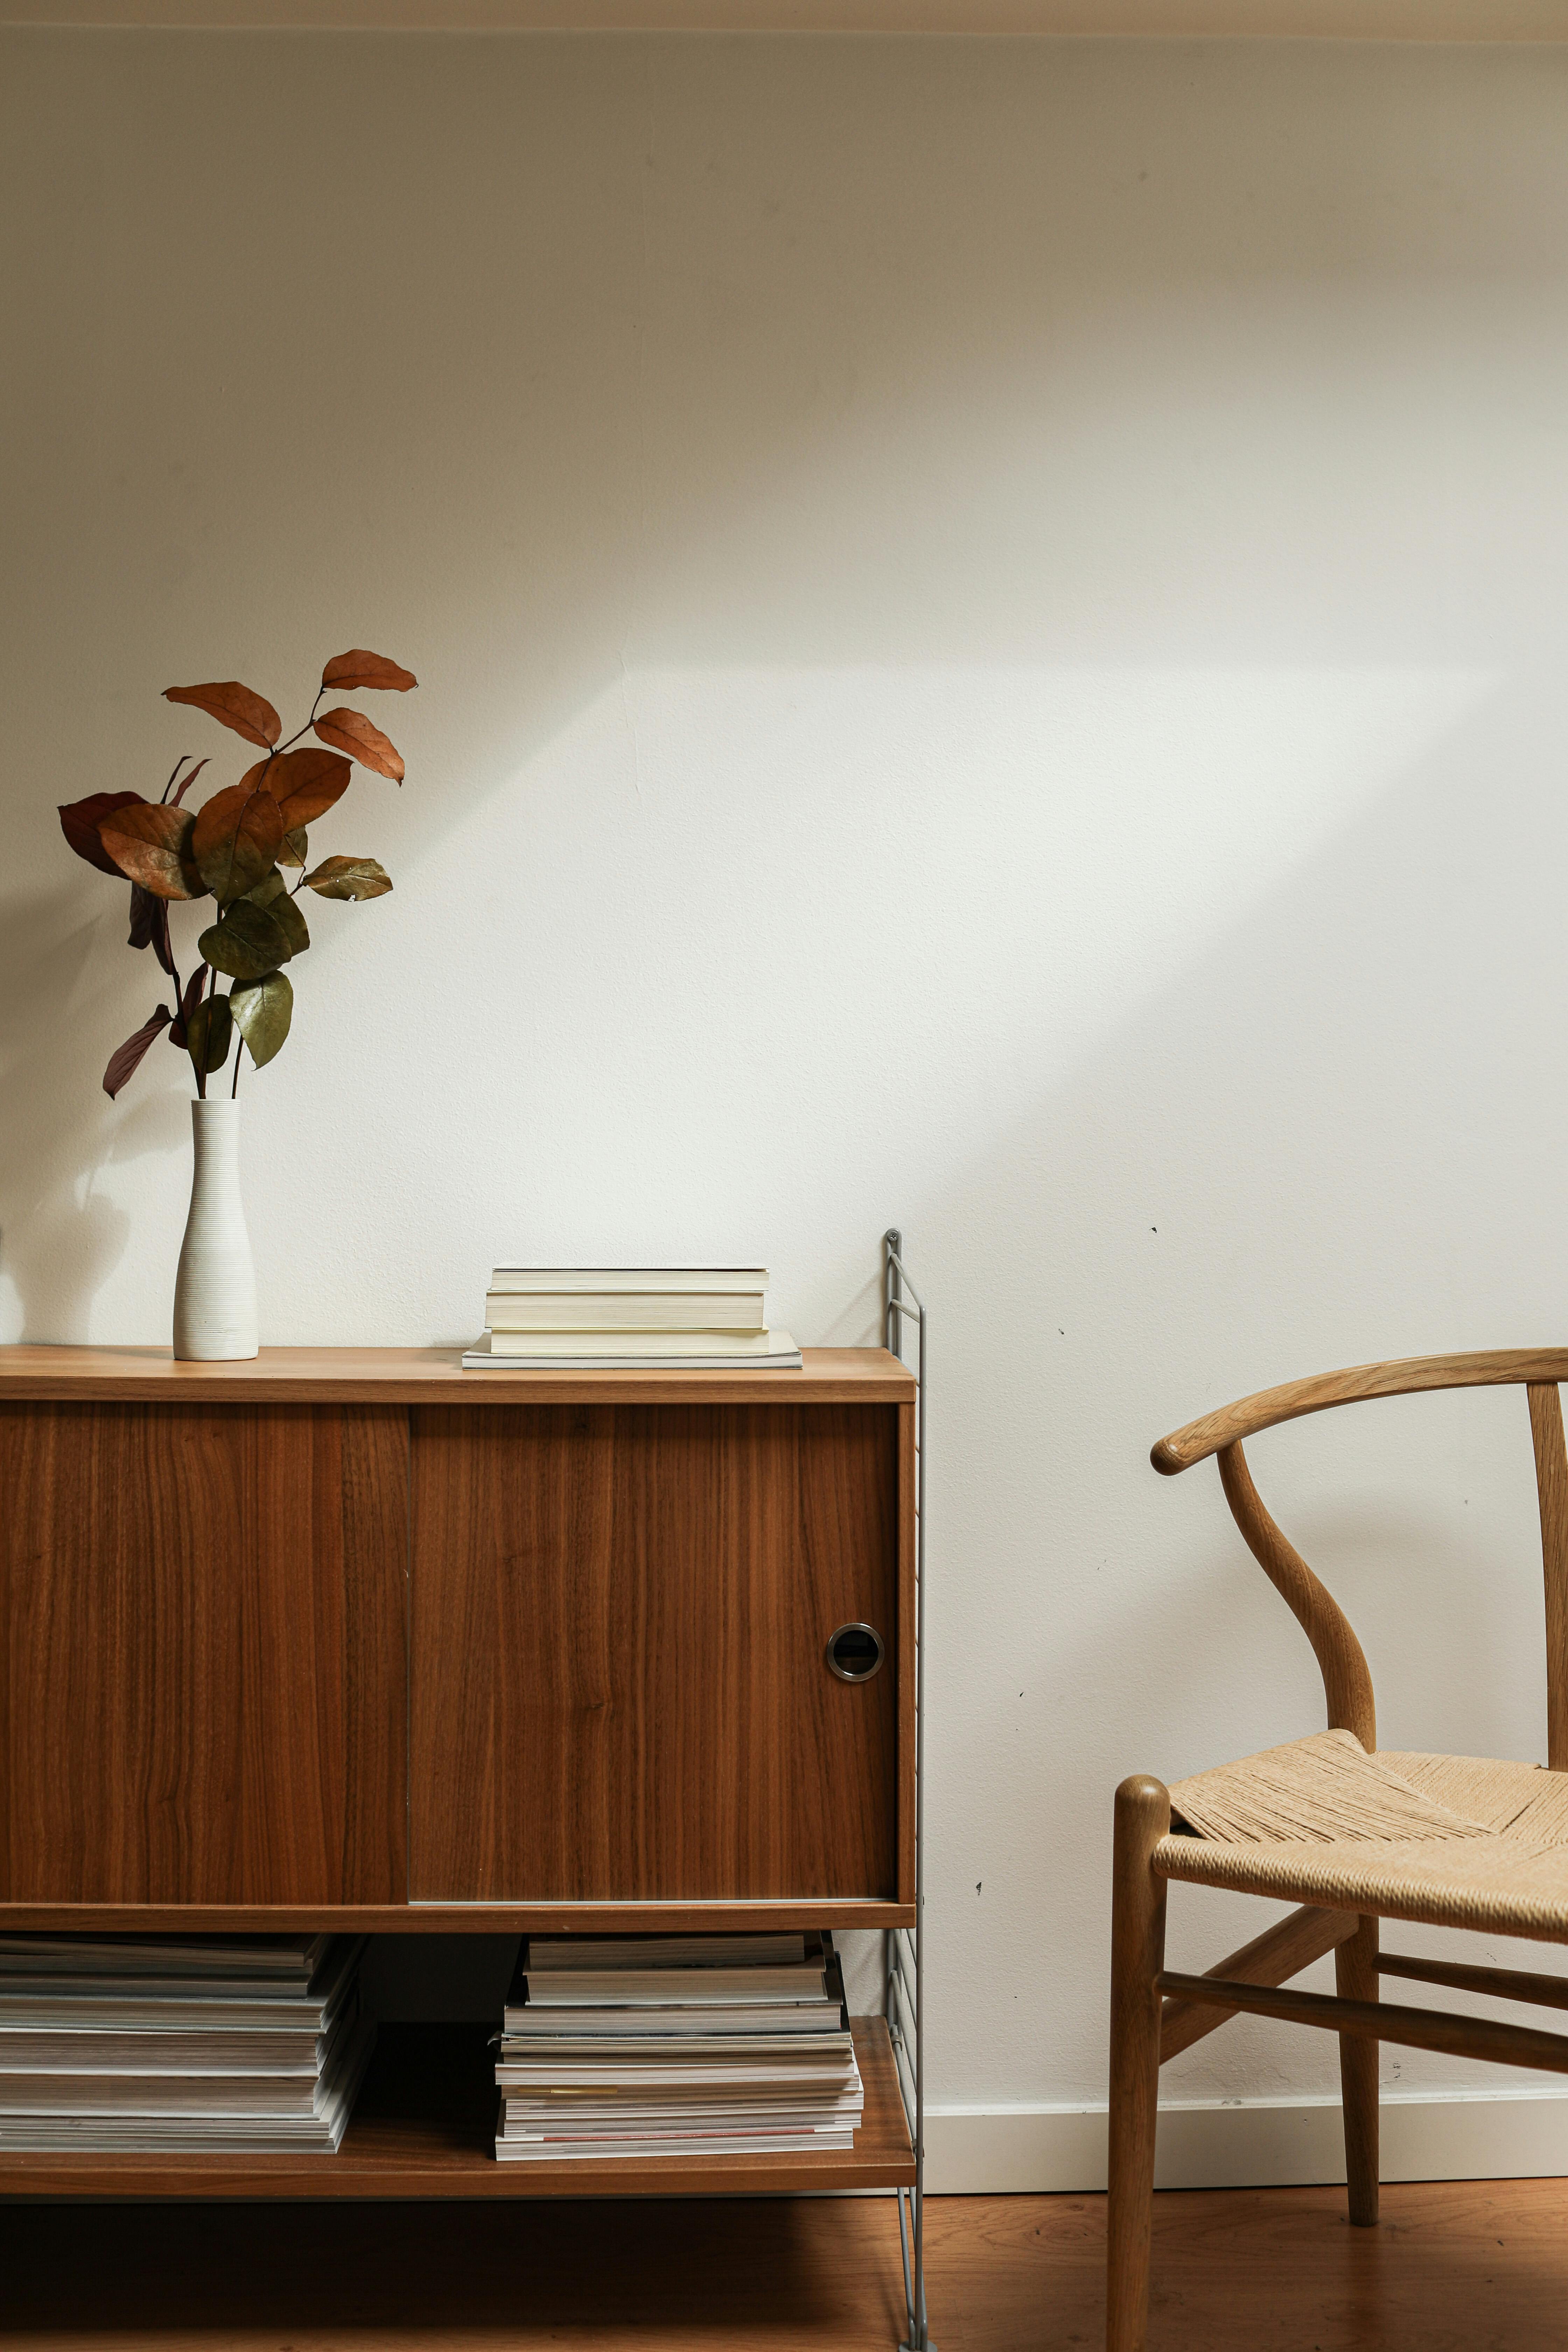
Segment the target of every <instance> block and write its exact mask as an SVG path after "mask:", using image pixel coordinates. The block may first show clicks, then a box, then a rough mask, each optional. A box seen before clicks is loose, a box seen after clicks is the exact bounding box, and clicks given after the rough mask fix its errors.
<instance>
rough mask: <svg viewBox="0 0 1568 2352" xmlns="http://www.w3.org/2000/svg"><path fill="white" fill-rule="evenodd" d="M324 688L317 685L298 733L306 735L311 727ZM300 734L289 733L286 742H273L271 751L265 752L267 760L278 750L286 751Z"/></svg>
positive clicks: (276, 755)
mask: <svg viewBox="0 0 1568 2352" xmlns="http://www.w3.org/2000/svg"><path fill="white" fill-rule="evenodd" d="M326 690H327V689H326V688H325V687H324V686H319V687H318V688H316V699H315V700H314V702H312V703H311V705H310V717H309V719H306V721H305V724H304V725H303V727H301V728H300V735H308V734H309V733H310V730H311V728H312V727H313V726H314V725H315V723H316V713H317V711H318V710H319V709H321V697H322V695H323V694H325V692H326ZM300 735H290V736H289V742H288V743H275V744H274V745H273V747H272V749H271V751H268V754H267V757H268V761H272V760H276V759H277V758H278V756H279V752H282V751H287V750H288V749H289V743H297V742H298V741H299V740H300Z"/></svg>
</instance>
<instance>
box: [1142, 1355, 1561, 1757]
mask: <svg viewBox="0 0 1568 2352" xmlns="http://www.w3.org/2000/svg"><path fill="white" fill-rule="evenodd" d="M1564 1380H1568V1348H1506V1349H1494V1350H1492V1351H1491V1352H1489V1353H1487V1354H1482V1355H1469V1356H1410V1357H1406V1358H1405V1359H1404V1360H1402V1361H1398V1362H1394V1363H1388V1364H1358V1365H1356V1366H1354V1367H1353V1368H1352V1370H1349V1371H1343V1372H1323V1373H1320V1374H1319V1375H1318V1376H1317V1377H1316V1378H1315V1379H1313V1380H1307V1381H1289V1382H1287V1384H1286V1385H1285V1386H1284V1387H1283V1388H1277V1389H1264V1390H1262V1391H1259V1393H1258V1395H1256V1396H1250V1397H1243V1398H1242V1399H1241V1400H1240V1401H1239V1402H1237V1403H1236V1404H1228V1405H1224V1406H1222V1407H1221V1409H1220V1410H1219V1412H1210V1413H1205V1415H1204V1417H1203V1419H1202V1420H1201V1421H1194V1422H1189V1423H1188V1424H1187V1426H1186V1427H1185V1428H1184V1429H1178V1430H1174V1431H1173V1433H1172V1434H1171V1435H1170V1436H1169V1437H1162V1438H1161V1440H1160V1442H1159V1444H1157V1445H1156V1446H1155V1447H1154V1448H1153V1450H1152V1453H1151V1454H1150V1457H1149V1458H1150V1460H1151V1461H1152V1463H1153V1465H1154V1467H1155V1469H1156V1470H1158V1471H1160V1472H1162V1473H1163V1475H1164V1476H1166V1477H1174V1476H1175V1475H1176V1474H1177V1473H1178V1472H1179V1471H1182V1470H1190V1469H1191V1468H1192V1466H1193V1465H1194V1462H1202V1461H1205V1460H1206V1458H1207V1457H1208V1455H1209V1454H1217V1456H1218V1457H1219V1472H1220V1477H1221V1480H1222V1482H1223V1484H1224V1486H1225V1493H1226V1501H1227V1502H1228V1503H1229V1505H1230V1508H1231V1514H1232V1516H1233V1517H1234V1518H1235V1520H1236V1523H1237V1527H1238V1528H1240V1529H1241V1532H1242V1534H1243V1536H1244V1537H1245V1538H1246V1539H1247V1548H1248V1549H1249V1550H1250V1551H1251V1553H1252V1555H1253V1558H1254V1559H1256V1560H1257V1561H1258V1565H1259V1566H1260V1567H1261V1568H1262V1570H1264V1572H1265V1574H1266V1575H1267V1576H1268V1578H1269V1580H1270V1581H1271V1582H1272V1583H1273V1584H1274V1585H1275V1587H1276V1588H1277V1590H1278V1591H1279V1593H1280V1594H1281V1595H1282V1596H1283V1598H1284V1600H1285V1601H1287V1602H1288V1604H1289V1607H1290V1609H1291V1610H1292V1611H1293V1612H1294V1613H1295V1615H1296V1617H1297V1619H1298V1620H1299V1621H1300V1624H1301V1626H1302V1629H1303V1630H1304V1632H1305V1633H1306V1635H1307V1638H1308V1640H1309V1641H1310V1643H1311V1644H1312V1648H1313V1650H1314V1651H1315V1652H1316V1654H1317V1658H1318V1664H1319V1665H1320V1666H1321V1668H1322V1674H1323V1688H1324V1692H1325V1694H1326V1696H1327V1698H1328V1704H1329V1727H1330V1728H1331V1730H1345V1731H1353V1732H1354V1733H1355V1735H1356V1738H1358V1739H1359V1740H1360V1741H1361V1743H1362V1745H1363V1747H1364V1748H1368V1749H1369V1750H1370V1749H1372V1748H1375V1747H1376V1745H1377V1719H1376V1713H1375V1709H1374V1706H1373V1690H1372V1675H1371V1673H1370V1671H1369V1669H1368V1667H1367V1663H1366V1658H1365V1654H1363V1650H1362V1646H1361V1643H1359V1642H1358V1641H1357V1640H1356V1637H1355V1634H1354V1632H1353V1631H1352V1627H1351V1623H1350V1620H1349V1619H1348V1618H1347V1617H1346V1615H1345V1613H1344V1612H1343V1610H1342V1609H1341V1607H1340V1606H1339V1603H1338V1602H1337V1601H1335V1600H1334V1598H1333V1596H1332V1594H1331V1592H1330V1591H1328V1590H1327V1588H1326V1587H1325V1586H1324V1585H1323V1584H1322V1583H1321V1582H1320V1580H1319V1579H1318V1578H1317V1577H1316V1576H1314V1575H1313V1573H1312V1571H1311V1570H1310V1568H1309V1567H1308V1565H1307V1563H1306V1561H1305V1560H1304V1559H1302V1558H1301V1555H1300V1552H1299V1551H1297V1550H1296V1549H1295V1547H1294V1546H1293V1545H1292V1544H1290V1543H1289V1542H1288V1541H1287V1539H1286V1538H1285V1537H1284V1535H1283V1534H1282V1533H1281V1532H1280V1530H1279V1528H1278V1527H1277V1526H1276V1525H1275V1522H1274V1521H1273V1519H1272V1518H1270V1517H1269V1515H1268V1511H1267V1510H1266V1509H1265V1507H1264V1506H1263V1503H1262V1500H1261V1498H1260V1497H1259V1496H1258V1489H1257V1487H1256V1486H1254V1485H1253V1483H1252V1473H1251V1471H1250V1470H1249V1469H1248V1467H1247V1457H1246V1455H1245V1454H1244V1453H1243V1452H1242V1443H1243V1440H1244V1439H1246V1438H1248V1437H1254V1436H1256V1435H1257V1434H1258V1432H1259V1431H1260V1430H1265V1429H1273V1428H1275V1427H1277V1426H1278V1424H1279V1423H1280V1422H1282V1421H1297V1420H1299V1419H1300V1417H1301V1415H1302V1414H1304V1413H1309V1412H1328V1411H1330V1409H1331V1407H1333V1406H1334V1405H1341V1404H1364V1403H1366V1402H1368V1401H1369V1400H1370V1399H1372V1398H1373V1397H1390V1396H1410V1395H1413V1394H1415V1392H1417V1391H1420V1390H1423V1389H1477V1388H1496V1387H1499V1386H1509V1387H1518V1388H1522V1389H1523V1390H1524V1391H1525V1393H1526V1395H1527V1397H1528V1400H1529V1403H1530V1431H1531V1442H1532V1444H1533V1447H1534V1453H1535V1486H1536V1495H1537V1497H1538V1499H1539V1502H1540V1505H1541V1553H1542V1569H1543V1570H1544V1575H1545V1583H1546V1728H1547V1761H1548V1762H1549V1764H1550V1765H1551V1767H1552V1770H1553V1771H1554V1772H1568V1446H1565V1444H1564V1441H1563V1407H1562V1402H1561V1399H1560V1398H1559V1396H1558V1392H1557V1384H1558V1382H1559V1381H1564Z"/></svg>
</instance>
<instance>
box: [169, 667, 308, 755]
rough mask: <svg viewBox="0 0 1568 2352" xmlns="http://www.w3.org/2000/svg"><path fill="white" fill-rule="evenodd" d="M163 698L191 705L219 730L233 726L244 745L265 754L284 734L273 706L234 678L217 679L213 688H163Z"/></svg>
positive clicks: (281, 722)
mask: <svg viewBox="0 0 1568 2352" xmlns="http://www.w3.org/2000/svg"><path fill="white" fill-rule="evenodd" d="M163 699H164V701H165V702H188V703H191V704H192V705H193V706H194V707H195V709H197V710H205V712H206V714H207V717H208V718H209V719H216V720H217V722H218V724H219V726H220V727H232V728H233V730H234V731H235V733H236V734H237V735H243V736H244V738H245V740H246V741H247V743H259V744H260V746H261V748H262V750H263V751H267V750H268V749H269V748H270V746H271V745H272V744H274V743H276V742H277V740H278V738H279V735H281V733H282V732H283V721H282V720H281V719H279V716H278V713H277V712H276V711H275V710H274V709H273V708H272V705H271V704H270V703H269V702H268V701H267V700H266V699H265V698H264V697H263V696H261V695H259V694H252V692H251V690H250V688H249V687H247V686H241V684H240V683H239V680H238V679H237V678H236V677H229V678H220V679H218V680H217V681H216V684H214V685H212V686H166V687H165V688H163Z"/></svg>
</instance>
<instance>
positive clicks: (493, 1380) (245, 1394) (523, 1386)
mask: <svg viewBox="0 0 1568 2352" xmlns="http://www.w3.org/2000/svg"><path fill="white" fill-rule="evenodd" d="M802 1352H803V1354H804V1356H805V1364H804V1367H803V1369H802V1370H799V1371H796V1372H749V1371H742V1370H734V1369H731V1368H727V1367H721V1369H720V1370H717V1371H708V1372H698V1371H638V1370H631V1371H620V1372H591V1371H573V1370H569V1369H568V1370H556V1371H548V1372H491V1371H475V1372H466V1371H465V1370H463V1364H462V1353H461V1350H460V1349H457V1348H263V1349H262V1350H261V1352H260V1354H259V1355H257V1356H251V1357H247V1358H244V1359H242V1360H240V1361H238V1362H236V1363H231V1364H193V1363H176V1362H175V1361H174V1357H173V1356H172V1354H171V1353H170V1351H169V1349H167V1348H43V1347H26V1348H23V1347H15V1348H0V1397H3V1398H5V1399H6V1400H7V1401H21V1400H23V1399H30V1400H33V1401H35V1402H40V1403H54V1404H70V1403H80V1404H86V1403H117V1404H131V1403H139V1404H330V1405H342V1404H349V1403H354V1402H358V1403H363V1404H400V1405H408V1404H458V1403H461V1404H479V1405H501V1406H510V1405H514V1404H518V1403H521V1402H524V1401H526V1402H530V1403H541V1404H542V1403H550V1404H616V1403H620V1402H637V1400H639V1399H655V1398H657V1399H658V1402H660V1403H663V1404H680V1403H685V1404H731V1403H746V1402H758V1403H764V1402H765V1403H789V1404H797V1403H798V1404H830V1403H832V1404H859V1403H869V1404H880V1403H896V1402H899V1401H900V1399H905V1398H910V1397H912V1396H913V1395H914V1392H915V1382H914V1375H913V1374H912V1373H911V1372H910V1371H908V1370H905V1368H904V1366H903V1365H902V1364H900V1362H899V1360H898V1359H897V1358H896V1357H894V1356H891V1355H889V1352H888V1350H887V1349H885V1348H806V1349H804V1350H803V1351H802Z"/></svg>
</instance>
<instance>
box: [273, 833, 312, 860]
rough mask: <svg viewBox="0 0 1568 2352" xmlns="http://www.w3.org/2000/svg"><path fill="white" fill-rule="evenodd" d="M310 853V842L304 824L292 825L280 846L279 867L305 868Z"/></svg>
mask: <svg viewBox="0 0 1568 2352" xmlns="http://www.w3.org/2000/svg"><path fill="white" fill-rule="evenodd" d="M309 853H310V841H309V838H308V836H307V835H306V832H305V828H304V826H303V825H302V824H291V825H290V826H289V830H288V832H287V833H286V834H285V835H284V836H283V839H282V841H281V843H280V844H279V850H278V863H279V866H303V864H304V863H305V859H306V857H307V856H308V855H309Z"/></svg>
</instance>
